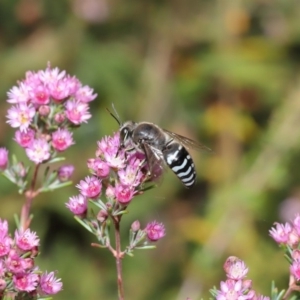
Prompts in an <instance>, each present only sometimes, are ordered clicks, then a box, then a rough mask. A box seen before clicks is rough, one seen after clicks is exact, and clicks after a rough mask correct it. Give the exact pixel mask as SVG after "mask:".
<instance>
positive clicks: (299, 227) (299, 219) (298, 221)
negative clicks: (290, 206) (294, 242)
mask: <svg viewBox="0 0 300 300" xmlns="http://www.w3.org/2000/svg"><path fill="white" fill-rule="evenodd" d="M293 225H294V228H295V230H296V231H297V233H298V235H300V214H296V216H295V219H294V221H293Z"/></svg>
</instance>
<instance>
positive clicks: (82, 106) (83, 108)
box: [65, 100, 92, 125]
mask: <svg viewBox="0 0 300 300" xmlns="http://www.w3.org/2000/svg"><path fill="white" fill-rule="evenodd" d="M65 107H66V111H65V113H66V116H67V118H68V120H69V121H70V122H71V123H73V124H75V125H79V124H81V123H86V122H87V120H88V119H90V118H91V116H92V115H91V114H90V113H89V112H88V110H89V106H88V105H87V104H86V103H83V102H79V101H71V100H68V101H67V102H66V104H65Z"/></svg>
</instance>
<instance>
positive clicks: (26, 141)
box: [15, 129, 35, 148]
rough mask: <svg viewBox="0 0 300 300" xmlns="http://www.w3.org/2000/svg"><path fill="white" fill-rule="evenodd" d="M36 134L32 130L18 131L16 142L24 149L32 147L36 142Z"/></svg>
mask: <svg viewBox="0 0 300 300" xmlns="http://www.w3.org/2000/svg"><path fill="white" fill-rule="evenodd" d="M34 135H35V132H34V130H32V129H27V130H26V131H21V130H17V131H16V133H15V141H16V142H17V143H18V144H19V145H20V146H21V147H23V148H27V147H30V146H31V144H32V142H33V140H34Z"/></svg>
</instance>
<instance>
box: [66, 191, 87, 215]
mask: <svg viewBox="0 0 300 300" xmlns="http://www.w3.org/2000/svg"><path fill="white" fill-rule="evenodd" d="M66 207H67V208H68V209H69V210H70V211H71V212H72V213H73V214H74V215H76V216H83V215H84V214H85V213H86V211H87V199H86V198H85V197H84V196H82V195H78V196H73V197H70V198H69V202H67V203H66Z"/></svg>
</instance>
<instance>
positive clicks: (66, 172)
mask: <svg viewBox="0 0 300 300" xmlns="http://www.w3.org/2000/svg"><path fill="white" fill-rule="evenodd" d="M74 169H75V168H74V166H73V165H63V166H61V167H60V168H59V169H58V171H57V172H58V179H59V180H60V181H62V182H63V181H68V180H70V178H71V177H72V175H73V172H74Z"/></svg>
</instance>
